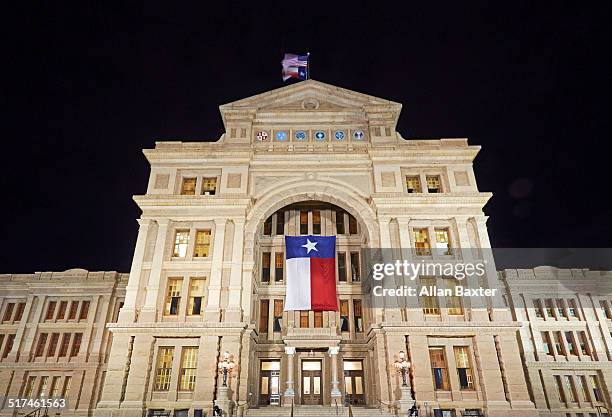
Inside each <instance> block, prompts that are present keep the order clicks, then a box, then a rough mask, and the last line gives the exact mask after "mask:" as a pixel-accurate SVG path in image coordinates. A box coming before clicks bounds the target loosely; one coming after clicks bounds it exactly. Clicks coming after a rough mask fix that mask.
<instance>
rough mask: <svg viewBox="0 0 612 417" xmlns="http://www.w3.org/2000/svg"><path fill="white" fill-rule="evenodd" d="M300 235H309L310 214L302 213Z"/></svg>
mask: <svg viewBox="0 0 612 417" xmlns="http://www.w3.org/2000/svg"><path fill="white" fill-rule="evenodd" d="M300 234H301V235H307V234H308V212H307V211H300Z"/></svg>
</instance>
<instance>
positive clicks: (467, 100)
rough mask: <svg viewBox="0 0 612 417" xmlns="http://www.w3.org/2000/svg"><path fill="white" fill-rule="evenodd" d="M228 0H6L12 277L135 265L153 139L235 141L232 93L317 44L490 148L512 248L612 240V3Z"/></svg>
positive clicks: (412, 126)
mask: <svg viewBox="0 0 612 417" xmlns="http://www.w3.org/2000/svg"><path fill="white" fill-rule="evenodd" d="M98 3H106V2H98ZM216 3H219V4H220V5H218V6H216V7H218V8H213V6H212V5H209V4H208V2H200V3H199V4H200V5H201V8H199V9H198V8H187V7H182V8H177V6H176V4H175V2H165V5H164V6H156V5H154V4H153V3H152V2H143V3H142V4H140V3H135V2H129V5H112V6H111V5H106V4H99V5H97V6H95V7H94V6H84V5H82V4H81V5H78V4H80V3H76V2H75V4H72V5H70V6H69V5H68V3H64V2H31V3H30V4H29V5H21V6H17V7H20V8H19V9H7V8H6V6H4V7H5V8H4V9H3V13H2V15H3V16H2V17H1V18H0V19H2V30H3V36H2V38H3V46H4V47H3V54H2V57H3V58H4V59H3V69H4V71H3V73H4V75H3V76H2V95H1V101H0V102H1V103H2V107H3V111H2V119H3V123H2V150H1V151H0V163H1V165H0V166H1V171H0V172H1V176H0V186H1V189H2V198H1V200H0V201H1V204H0V210H1V213H0V214H1V216H0V219H1V221H0V233H1V235H2V240H1V242H2V244H1V250H0V273H17V272H34V271H61V270H64V269H68V268H74V267H80V268H86V269H90V270H118V271H126V272H127V271H129V267H130V262H131V257H132V251H133V247H134V244H135V241H136V235H137V227H138V225H137V222H136V219H137V218H138V217H139V216H140V211H139V210H138V208H137V207H136V205H135V203H134V202H133V201H132V198H131V197H132V195H134V194H143V193H144V192H145V190H146V184H147V177H148V164H147V162H146V160H145V158H144V156H143V155H142V152H141V149H143V148H152V147H153V146H154V142H155V141H156V140H175V139H176V140H183V141H202V140H216V139H218V137H219V136H220V135H221V133H222V131H223V124H222V122H221V118H220V116H219V113H218V106H219V105H220V104H223V103H227V102H231V101H234V100H238V99H241V98H244V97H248V96H251V95H253V94H257V93H262V92H265V91H268V90H271V89H274V88H278V87H282V86H283V85H284V84H283V82H282V80H281V78H280V60H281V58H282V56H283V54H284V53H285V52H294V53H304V52H307V51H310V53H311V58H312V76H313V78H314V79H316V80H319V81H322V82H326V83H330V84H334V85H338V86H341V87H345V88H348V89H351V90H356V91H359V92H363V93H366V94H370V95H374V96H378V97H382V98H387V99H390V100H393V101H396V102H400V103H402V104H403V106H404V107H403V111H402V115H401V117H400V120H399V126H398V130H399V131H400V132H401V134H402V135H403V136H404V137H405V138H440V137H467V138H469V140H470V143H471V144H474V145H482V151H481V153H480V155H479V156H478V158H477V159H476V161H475V169H476V176H477V179H478V182H479V189H480V190H483V191H492V192H493V193H494V197H493V199H492V200H491V201H490V202H489V204H488V205H487V206H486V208H485V211H486V214H487V215H489V216H491V218H490V220H489V231H490V236H491V242H492V243H493V244H494V245H495V246H500V247H591V246H593V247H610V246H611V244H610V241H611V236H612V220H611V219H612V209H611V208H610V203H611V202H612V198H611V197H610V194H611V191H610V184H611V181H610V180H611V179H612V174H611V173H610V163H609V159H610V154H612V152H610V151H611V147H610V144H609V142H610V131H611V129H610V128H611V126H610V124H611V123H610V116H611V111H610V100H611V98H610V93H611V89H610V68H609V61H608V59H609V58H610V57H609V53H610V49H611V48H610V38H611V36H610V29H609V26H610V25H609V22H608V21H607V19H608V16H609V15H610V10H607V9H604V8H603V6H602V7H601V8H598V6H594V5H591V6H588V5H583V4H578V3H576V2H574V4H572V3H568V4H566V5H563V4H562V3H561V2H550V3H545V2H538V4H532V3H536V2H527V3H519V2H507V4H508V5H509V6H510V5H512V7H508V8H504V7H502V6H500V5H499V4H497V3H499V2H474V1H471V2H453V3H451V2H448V3H435V5H429V6H425V5H423V4H424V3H427V4H430V3H431V2H418V3H412V4H408V3H403V2H402V3H399V2H398V3H397V5H395V6H394V5H392V3H391V2H380V1H374V2H370V3H371V4H372V6H371V7H367V8H363V7H360V6H359V5H358V2H351V3H346V4H343V5H340V3H337V2H332V1H328V2H325V3H322V4H320V5H319V4H317V3H313V2H278V3H275V4H273V3H270V2H267V3H266V2H250V3H235V2H231V4H230V5H222V4H221V3H230V2H229V1H228V2H216ZM182 4H184V3H181V5H182ZM264 4H265V5H267V6H264ZM204 6H205V7H204ZM383 6H384V7H383ZM11 7H15V6H11Z"/></svg>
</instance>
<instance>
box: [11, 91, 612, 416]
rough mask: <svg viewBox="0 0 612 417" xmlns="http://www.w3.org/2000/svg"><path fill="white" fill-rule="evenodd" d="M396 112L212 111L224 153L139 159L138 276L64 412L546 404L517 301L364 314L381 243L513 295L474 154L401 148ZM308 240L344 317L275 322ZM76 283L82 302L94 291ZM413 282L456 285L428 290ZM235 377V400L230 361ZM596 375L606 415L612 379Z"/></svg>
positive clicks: (343, 97)
mask: <svg viewBox="0 0 612 417" xmlns="http://www.w3.org/2000/svg"><path fill="white" fill-rule="evenodd" d="M400 110H401V105H400V104H398V103H394V102H391V101H388V100H383V99H379V98H376V97H371V96H368V95H364V94H360V93H356V92H353V91H349V90H345V89H342V88H338V87H335V86H330V85H327V84H323V83H320V82H317V81H314V80H307V81H304V82H301V83H297V84H293V85H291V86H288V87H285V88H281V89H278V90H274V91H270V92H267V93H264V94H261V95H257V96H253V97H250V98H247V99H244V100H240V101H237V102H234V103H230V104H227V105H223V106H221V107H220V111H221V115H222V118H223V122H224V125H225V134H224V135H223V136H222V137H221V138H220V139H219V140H218V141H216V142H178V141H175V142H157V143H156V146H155V148H154V149H148V150H145V151H144V153H145V156H146V157H147V159H148V161H149V163H150V165H151V175H150V179H149V183H148V187H147V192H146V194H145V195H140V196H135V197H134V200H135V202H136V203H137V204H138V206H139V207H140V209H141V210H142V215H141V217H140V219H139V220H138V222H139V225H140V228H139V233H138V238H137V242H136V247H135V251H134V257H133V262H132V266H131V270H130V272H129V279H127V283H126V282H125V280H126V277H125V276H124V275H120V274H114V275H113V276H114V279H113V287H112V288H110V287H109V288H107V291H108V292H107V293H106V295H105V297H107V298H104V299H105V300H106V299H108V305H107V304H106V302H102V303H101V304H100V301H98V304H100V307H97V308H101V309H102V310H104V308H106V310H108V311H107V313H108V312H110V310H109V309H112V311H113V314H110V315H109V314H106V315H103V313H102V310H99V314H96V315H95V316H91V315H90V316H88V317H89V319H88V320H92V323H91V325H92V326H94V327H95V328H96V329H97V330H96V331H95V333H96V335H98V334H99V335H100V338H99V339H97V338H91V340H90V341H88V342H87V345H86V346H87V349H88V352H89V351H90V350H91V349H94V347H93V342H94V341H100V342H101V344H100V345H99V346H97V347H96V348H95V349H94V350H93V352H95V354H90V355H88V356H84V357H81V356H79V355H77V358H82V360H83V361H85V362H87V361H93V362H91V363H88V364H87V366H90V367H92V368H93V367H94V363H95V365H96V366H97V368H96V369H97V371H96V376H93V375H90V374H87V378H89V379H83V381H84V382H83V383H82V384H81V387H82V389H80V391H81V392H85V393H86V397H83V399H82V400H80V399H79V400H78V401H79V403H78V405H76V410H74V411H68V412H74V413H81V412H82V413H89V415H94V416H96V417H115V416H122V417H132V416H133V417H142V416H143V415H150V416H152V415H169V413H172V414H175V415H177V416H179V417H201V416H202V415H203V414H206V415H209V416H210V415H211V413H212V407H213V404H217V405H219V406H220V407H221V409H223V410H224V412H226V413H234V414H237V415H242V414H245V413H246V414H247V415H249V416H257V415H261V416H265V415H283V414H287V413H288V412H289V410H290V407H278V406H277V405H284V406H290V405H292V404H293V405H294V406H295V407H296V410H299V409H302V410H311V411H309V412H313V411H312V410H313V409H316V410H318V411H316V412H318V413H320V414H321V413H325V412H327V411H326V410H333V409H334V408H335V407H334V406H335V405H336V404H338V405H343V404H347V403H351V404H353V405H354V406H355V407H354V409H355V413H356V414H359V413H363V414H362V415H372V413H373V412H375V413H376V414H377V415H378V414H393V413H405V411H406V407H407V406H409V405H410V402H409V399H410V397H414V398H415V400H416V404H417V406H418V408H419V409H420V410H421V415H427V416H438V415H443V416H457V417H458V416H461V415H466V416H467V415H486V416H491V417H497V416H499V417H502V416H503V417H509V416H513V417H514V416H517V417H519V416H521V417H522V416H536V415H538V412H539V411H540V410H536V406H537V407H538V409H540V408H543V407H542V406H543V405H545V404H544V402H543V400H542V398H541V397H542V391H543V390H538V389H533V387H532V388H530V387H529V385H528V382H531V384H532V385H533V384H534V382H533V375H532V371H530V370H527V371H525V370H524V368H523V363H522V360H523V358H522V356H523V357H525V361H526V363H529V364H530V366H531V362H533V361H535V359H531V358H532V357H529V355H526V353H525V339H523V336H524V333H525V328H526V327H528V325H527V324H525V323H524V320H525V319H527V320H530V318H529V317H523V316H518V315H517V308H516V307H514V308H509V307H508V305H511V306H515V304H512V303H511V301H513V300H514V296H513V295H512V296H511V297H507V298H506V299H504V297H503V294H502V293H501V292H498V293H496V294H495V295H493V296H490V297H485V298H481V299H470V300H464V301H462V300H457V299H456V298H453V297H435V296H432V297H421V298H416V297H412V298H409V299H408V302H407V304H406V305H403V306H401V307H394V306H391V305H383V306H380V305H375V304H374V303H373V300H372V297H371V286H370V281H369V280H368V279H367V277H368V276H369V275H368V274H369V267H368V265H367V262H365V261H364V257H365V256H364V253H365V251H367V250H370V249H377V248H394V249H395V252H396V253H397V254H399V255H400V256H401V257H402V258H404V259H407V260H410V261H412V262H420V261H424V260H434V261H446V262H451V263H453V262H473V261H484V264H485V265H486V271H485V274H484V276H482V277H480V278H469V279H468V280H467V282H466V283H465V285H466V286H468V287H474V288H476V287H485V288H503V287H504V285H502V284H501V283H503V282H504V281H500V278H499V276H498V273H497V271H496V268H495V263H494V261H493V259H492V258H491V257H490V256H489V255H487V251H483V250H479V249H477V248H487V247H489V246H490V244H489V238H488V232H487V227H486V220H487V218H486V216H485V215H484V214H483V206H484V205H485V204H486V202H487V201H488V200H489V198H490V197H491V194H490V193H486V192H481V191H479V190H478V188H477V184H476V180H475V177H474V172H473V169H472V163H473V160H474V158H475V157H476V155H477V153H478V151H479V147H477V146H470V145H468V143H467V140H466V139H436V140H433V139H428V140H406V139H403V138H402V137H401V135H400V134H399V133H398V132H397V131H396V123H397V119H398V117H399V113H400ZM308 234H310V235H335V236H336V237H337V256H336V274H337V280H338V282H337V292H338V300H339V311H337V312H322V313H320V312H313V311H304V312H285V311H283V301H284V294H285V276H286V270H285V267H284V239H283V236H284V235H308ZM507 273H508V272H504V274H503V275H502V278H505V274H507ZM66 274H67V275H68V276H71V274H70V273H69V272H68V273H66ZM91 274H98V275H100V274H101V276H103V277H104V276H106V275H107V274H109V273H91ZM111 275H112V274H111ZM87 276H88V275H87ZM30 278H31V281H32V282H36V278H35V277H30ZM508 280H509V281H512V280H510V279H508ZM5 281H6V282H7V283H9V284H10V282H12V278H10V276H8V278H6V280H5ZM81 281H82V282H81ZM81 281H79V285H78V286H76V287H75V288H71V291H72V290H76V288H79V289H80V288H81V285H84V286H86V285H89V281H88V279H82V280H81ZM105 282H106V281H105ZM419 282H420V283H421V284H423V285H425V284H426V285H432V286H437V287H439V288H446V287H448V286H449V279H448V278H444V277H437V276H427V277H425V276H423V277H419ZM512 282H514V281H512ZM108 283H109V284H110V281H108ZM400 283H401V282H400ZM4 284H5V282H4V281H2V283H1V284H0V285H4ZM28 285H30V284H28ZM32 285H34V284H32ZM509 288H512V286H511V285H509ZM45 291H46V290H44V289H41V292H40V294H41V297H42V296H43V295H45V296H46V295H47V293H46V292H45ZM3 294H4V293H3ZM511 294H512V293H511ZM11 297H12V295H11ZM103 297H104V296H103ZM23 298H26V296H25V293H24V296H23ZM45 300H46V299H43V300H38V301H36V302H35V303H34V306H33V307H32V308H33V309H34V310H35V311H36V314H38V315H36V314H35V315H33V316H30V315H25V316H24V317H28V318H27V319H25V320H26V321H25V322H24V323H23V326H24V329H26V330H24V331H23V332H26V333H28V335H29V336H27V337H25V336H19V332H17V336H16V337H15V340H17V339H19V340H21V338H24V337H25V339H23V340H24V342H23V343H21V344H19V345H18V346H17V345H13V347H12V348H11V352H14V355H13V356H11V357H9V359H10V360H11V361H13V362H10V361H9V362H8V363H9V364H11V365H10V366H13V365H12V364H13V363H18V362H19V361H21V362H23V364H20V365H19V366H18V367H17V368H15V369H19V372H21V373H20V374H18V375H17V374H11V372H13V373H14V372H17V371H15V370H14V369H13V370H11V369H9V368H10V366H9V367H5V366H4V365H5V364H4V360H5V359H3V361H2V362H0V378H2V381H9V382H8V384H9V386H10V388H8V391H7V392H9V391H10V393H11V394H13V395H16V394H18V393H19V394H23V393H24V392H29V390H28V385H27V384H28V376H29V372H38V371H35V369H38V368H36V366H37V365H38V362H37V360H36V355H34V356H35V358H34V360H32V359H31V356H32V354H31V352H32V349H34V347H33V346H35V345H36V343H37V342H36V340H40V339H41V336H40V334H41V332H44V327H45V326H47V324H46V323H45V322H44V321H45V320H43V321H41V317H42V316H41V315H43V314H44V313H43V311H45V308H47V307H45V305H44V303H47V301H45ZM36 303H38V304H36ZM40 303H43V304H40ZM92 303H93V301H92ZM118 303H123V304H122V308H121V310H120V311H118V310H117V311H115V307H114V306H115V305H116V306H118V305H119V304H118ZM29 305H30V303H26V307H25V308H26V309H27V308H28V307H27V306H29ZM111 306H113V307H112V308H111ZM106 310H105V311H106ZM90 311H93V310H91V307H90ZM96 311H98V310H96ZM115 312H118V317H117V318H116V320H115V315H114V313H115ZM24 314H25V313H24ZM513 315H514V316H513ZM37 317H38V318H37ZM95 320H99V321H95ZM104 323H107V326H106V327H107V329H108V331H109V332H110V335H112V342H113V343H112V345H111V344H110V343H108V342H107V343H102V342H103V341H104V340H106V341H108V340H110V339H109V337H110V335H107V334H106V333H105V331H104V326H103V324H104ZM71 324H72V323H70V325H71ZM583 324H584V323H583ZM560 325H562V326H571V325H573V322H571V321H568V322H567V323H565V322H563V323H560ZM10 326H16V325H15V324H11V325H10ZM17 326H22V324H19V325H17ZM61 326H64V327H69V324H66V325H64V324H63V323H62V324H61ZM5 327H6V326H5V325H4V324H3V325H2V332H3V333H5V330H7V329H8V330H11V329H9V328H8V327H6V329H5ZM46 333H47V334H49V333H51V334H52V333H53V329H51V327H49V330H48V331H47V332H46ZM84 334H85V333H84ZM519 335H520V338H519ZM47 337H50V336H47ZM517 338H518V339H517ZM517 340H520V341H522V343H518V342H517ZM602 340H603V339H602ZM27 341H29V342H27ZM26 342H27V343H26ZM24 343H25V344H24ZM28 343H29V344H28ZM47 343H48V342H47V341H45V348H43V352H45V350H44V349H47V351H48V347H47ZM84 343H85V340H84V339H82V340H81V346H85V344H84ZM20 350H21V351H23V353H22V354H19V355H17V353H18V352H20ZM226 352H227V355H226ZM400 352H406V355H407V357H408V359H409V360H410V361H411V363H412V366H411V368H410V372H409V378H408V383H409V386H408V387H402V381H401V379H402V378H401V376H400V374H399V373H398V372H397V371H396V369H395V363H396V362H397V361H398V360H399V357H400ZM532 355H533V353H532ZM16 356H19V358H17V357H16ZM55 356H57V355H55ZM226 356H227V357H226ZM13 357H15V359H12V358H13ZM39 360H41V359H39ZM230 362H231V363H232V364H234V365H235V366H234V367H233V369H232V370H231V372H230V373H229V375H228V378H227V387H226V386H224V383H223V382H224V381H223V380H224V378H223V376H222V375H221V374H220V372H219V364H223V363H226V364H227V363H230ZM73 363H74V367H75V369H76V367H77V362H76V359H75V362H71V361H69V362H68V364H66V365H64V364H62V366H64V368H63V369H68V367H70V366H72V364H73ZM42 365H43V363H42V362H40V366H42ZM47 366H50V365H48V363H47V362H44V369H48V368H47ZM53 366H55V364H54V365H53ZM83 366H85V365H83ZM538 366H540V365H538ZM30 369H31V371H30ZM601 369H602V371H601V372H600V374H598V375H599V376H600V378H599V379H598V381H600V384H601V388H600V389H601V395H602V398H603V399H605V400H604V402H605V401H609V397H610V381H608V380H607V379H606V377H604V376H602V375H603V373H604V372H605V370H606V369H607V368H601ZM9 374H10V375H11V376H9ZM32 375H34V374H32ZM36 375H39V374H36ZM49 375H51V374H49ZM83 375H84V374H83ZM536 375H537V373H536ZM83 378H85V377H83ZM39 383H40V381H39ZM73 392H74V391H73V389H72V388H71V390H70V395H75V394H74V393H73ZM97 393H99V394H97ZM85 404H89V406H88V407H85ZM94 404H95V409H94ZM598 404H599V403H598ZM602 404H603V402H602ZM592 405H593V406H594V405H596V404H592ZM79 406H81V407H82V408H79ZM330 406H332V407H330ZM375 409H379V410H380V411H378V410H377V411H373V410H375ZM86 410H87V411H86ZM543 410H546V408H543ZM553 410H557V408H553ZM554 412H556V411H554ZM564 412H565V411H564ZM2 413H4V414H5V413H6V410H5V409H3V410H2ZM546 413H548V411H544V414H543V415H555V414H554V413H553V414H550V413H548V414H546ZM4 414H3V415H4ZM287 415H288V414H287ZM560 415H565V414H560Z"/></svg>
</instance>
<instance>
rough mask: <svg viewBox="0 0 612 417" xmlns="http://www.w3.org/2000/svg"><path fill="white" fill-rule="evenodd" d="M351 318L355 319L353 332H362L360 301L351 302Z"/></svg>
mask: <svg viewBox="0 0 612 417" xmlns="http://www.w3.org/2000/svg"><path fill="white" fill-rule="evenodd" d="M353 317H354V318H355V332H357V333H361V332H363V313H362V310H361V300H353Z"/></svg>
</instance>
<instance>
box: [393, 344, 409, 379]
mask: <svg viewBox="0 0 612 417" xmlns="http://www.w3.org/2000/svg"><path fill="white" fill-rule="evenodd" d="M394 365H395V369H397V371H398V372H400V373H401V374H402V387H407V386H408V369H410V362H408V361H407V360H406V354H405V353H404V351H403V350H402V351H400V353H399V360H397V361H395V364H394Z"/></svg>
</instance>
